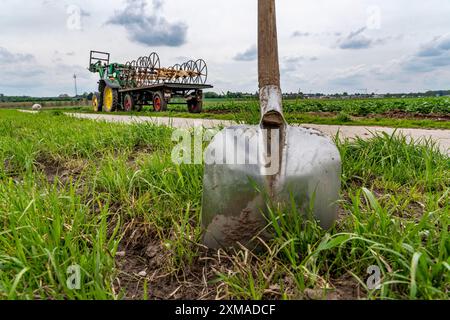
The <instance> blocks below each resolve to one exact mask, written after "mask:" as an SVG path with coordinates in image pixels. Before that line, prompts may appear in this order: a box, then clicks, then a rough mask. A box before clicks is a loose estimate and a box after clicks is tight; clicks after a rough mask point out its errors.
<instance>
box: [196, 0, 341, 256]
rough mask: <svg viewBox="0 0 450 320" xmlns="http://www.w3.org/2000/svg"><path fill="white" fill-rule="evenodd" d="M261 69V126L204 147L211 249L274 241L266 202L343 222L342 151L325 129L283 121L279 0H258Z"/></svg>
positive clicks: (233, 131)
mask: <svg viewBox="0 0 450 320" xmlns="http://www.w3.org/2000/svg"><path fill="white" fill-rule="evenodd" d="M258 69H259V90H260V105H261V123H260V125H259V126H245V125H239V126H233V127H229V128H226V129H224V130H222V131H221V132H220V133H218V134H217V135H216V136H215V137H214V138H213V140H212V141H211V143H210V145H209V146H208V148H207V149H206V153H205V155H206V156H205V172H204V179H203V187H204V189H203V200H202V225H203V228H204V236H203V243H204V245H205V246H207V247H208V248H211V249H219V248H229V247H237V246H238V245H239V244H241V245H243V246H245V247H247V248H250V249H252V248H254V246H255V242H256V241H257V240H256V237H259V238H260V239H269V238H270V234H268V233H267V232H266V231H264V227H265V226H266V225H267V218H266V215H267V210H268V203H270V205H271V206H275V207H277V208H291V207H292V202H294V203H295V209H296V211H297V212H296V213H295V214H301V215H306V213H307V212H308V210H311V208H312V212H310V214H312V216H313V217H314V218H315V219H317V220H318V221H319V223H320V225H321V226H322V227H323V228H329V227H331V226H332V225H333V223H334V222H335V220H336V219H337V201H338V199H339V193H340V187H341V182H340V176H341V167H342V165H341V158H340V154H339V151H338V149H337V147H336V146H335V144H334V143H333V142H332V141H331V140H330V139H329V138H327V137H325V136H324V135H323V134H322V133H321V132H319V131H316V130H312V129H307V128H302V127H292V126H289V125H288V124H287V122H286V120H285V118H284V116H283V109H282V93H281V89H280V71H279V61H278V42H277V27H276V12H275V0H258ZM239 137H241V138H242V137H244V138H243V139H239ZM236 154H237V155H236ZM239 154H241V156H239ZM230 155H232V158H233V159H232V160H233V161H230ZM239 157H240V158H239ZM238 158H239V159H241V160H244V159H245V161H241V162H238V161H236V159H238Z"/></svg>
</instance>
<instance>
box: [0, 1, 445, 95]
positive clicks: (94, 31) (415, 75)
mask: <svg viewBox="0 0 450 320" xmlns="http://www.w3.org/2000/svg"><path fill="white" fill-rule="evenodd" d="M0 1H1V11H0V30H1V31H0V93H3V94H7V95H33V96H53V95H59V94H61V93H67V94H71V95H72V94H74V85H73V78H72V77H73V74H74V73H76V74H77V76H78V87H79V92H84V91H87V92H90V91H94V90H95V88H96V80H97V77H96V76H95V75H93V74H90V73H89V71H87V67H88V61H89V50H91V49H96V50H101V51H108V52H111V54H112V60H114V61H117V62H125V61H127V60H133V59H136V58H137V57H138V56H140V55H148V54H150V53H151V52H153V51H156V52H158V53H159V55H160V57H161V64H162V65H163V66H171V65H173V64H175V63H181V62H184V61H185V60H187V59H198V58H203V59H205V60H206V61H207V63H208V67H209V80H208V82H210V83H211V84H213V85H214V86H215V91H217V92H222V91H228V90H230V91H248V92H254V91H256V89H257V69H256V66H257V61H256V38H257V35H256V29H257V28H256V19H257V17H256V7H257V6H256V5H257V1H256V0H227V1H217V0H190V1H186V0H147V1H145V0H108V1H106V0H103V1H99V0H68V1H65V0H62V1H61V0H26V1H25V0H0ZM277 10H278V12H277V14H278V29H279V30H278V33H279V48H280V49H279V50H280V62H281V72H282V89H283V91H285V92H291V91H292V92H297V91H298V90H301V91H303V92H307V93H309V92H325V93H333V92H343V91H348V92H364V91H365V90H366V89H367V90H368V91H369V92H379V93H383V92H410V91H424V90H432V89H449V88H450V20H449V18H450V1H448V0H428V1H423V0H371V1H366V0H339V1H336V0H315V1H309V0H308V1H307V0H277Z"/></svg>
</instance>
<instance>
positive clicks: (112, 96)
mask: <svg viewBox="0 0 450 320" xmlns="http://www.w3.org/2000/svg"><path fill="white" fill-rule="evenodd" d="M118 106H119V91H118V90H117V89H113V88H111V87H106V88H105V90H104V92H103V109H104V110H105V111H106V112H113V111H116V110H117V107H118Z"/></svg>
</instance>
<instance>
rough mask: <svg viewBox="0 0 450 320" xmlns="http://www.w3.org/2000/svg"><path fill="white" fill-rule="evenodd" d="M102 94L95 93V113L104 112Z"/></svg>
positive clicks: (93, 106) (93, 100)
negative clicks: (101, 103)
mask: <svg viewBox="0 0 450 320" xmlns="http://www.w3.org/2000/svg"><path fill="white" fill-rule="evenodd" d="M100 101H101V98H100V93H98V92H96V93H94V95H93V97H92V108H93V109H94V112H101V111H102V106H101V105H100Z"/></svg>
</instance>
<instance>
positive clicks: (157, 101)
mask: <svg viewBox="0 0 450 320" xmlns="http://www.w3.org/2000/svg"><path fill="white" fill-rule="evenodd" d="M153 110H155V112H163V111H166V110H167V102H166V100H164V96H163V94H162V92H156V93H155V94H154V95H153Z"/></svg>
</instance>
